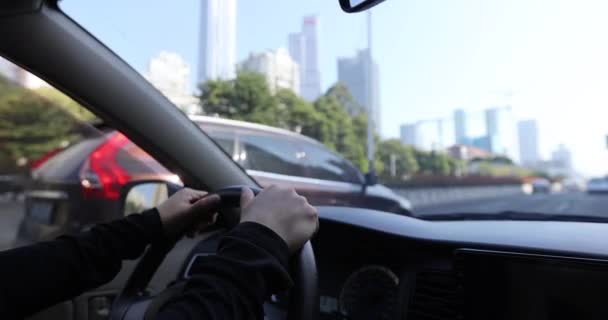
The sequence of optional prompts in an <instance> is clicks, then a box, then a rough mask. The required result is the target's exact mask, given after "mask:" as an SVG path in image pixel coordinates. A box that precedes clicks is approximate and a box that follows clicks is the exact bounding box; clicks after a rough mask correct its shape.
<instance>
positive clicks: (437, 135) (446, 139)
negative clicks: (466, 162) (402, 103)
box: [400, 119, 454, 151]
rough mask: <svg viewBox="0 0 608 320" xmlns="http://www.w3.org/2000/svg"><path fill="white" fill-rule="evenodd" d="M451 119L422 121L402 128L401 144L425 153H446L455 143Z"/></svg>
mask: <svg viewBox="0 0 608 320" xmlns="http://www.w3.org/2000/svg"><path fill="white" fill-rule="evenodd" d="M450 125H451V121H450V120H449V119H432V120H422V121H418V122H416V123H409V124H404V125H402V126H401V128H400V131H401V143H403V144H405V145H411V146H414V147H416V148H418V149H420V150H425V151H445V150H446V148H447V146H448V145H452V144H453V143H454V141H453V139H451V138H450V135H451V133H450V132H451V130H450V129H451V128H450Z"/></svg>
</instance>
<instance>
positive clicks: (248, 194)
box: [241, 187, 255, 208]
mask: <svg viewBox="0 0 608 320" xmlns="http://www.w3.org/2000/svg"><path fill="white" fill-rule="evenodd" d="M253 198H255V195H254V194H253V191H251V189H249V188H247V187H244V188H243V189H241V208H245V207H246V206H247V205H249V203H250V202H251V201H253Z"/></svg>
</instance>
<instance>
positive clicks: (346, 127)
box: [200, 72, 464, 179]
mask: <svg viewBox="0 0 608 320" xmlns="http://www.w3.org/2000/svg"><path fill="white" fill-rule="evenodd" d="M200 88H201V92H202V94H201V96H200V99H201V105H202V106H203V109H204V110H205V112H206V113H207V114H215V115H219V116H221V117H225V118H229V119H236V120H243V121H250V122H256V123H261V124H266V125H270V126H274V127H280V128H284V129H288V130H292V131H296V132H300V133H302V134H303V135H306V136H309V137H311V138H313V139H316V140H318V141H320V142H322V143H323V144H325V146H327V147H328V148H329V149H331V150H334V151H336V152H338V153H339V154H341V155H342V156H343V157H344V158H345V159H348V160H350V161H351V162H352V163H353V164H354V165H355V166H357V167H358V168H359V169H361V171H364V172H365V171H367V170H368V160H367V114H366V112H365V109H364V108H363V106H361V105H359V104H358V103H357V102H356V100H355V99H354V98H353V97H352V95H351V94H350V92H349V91H348V88H346V86H344V85H343V84H340V83H338V84H336V85H334V86H332V87H331V88H329V89H328V90H327V92H326V93H325V94H324V95H322V96H321V97H319V98H318V99H317V100H315V101H314V102H313V103H309V102H307V101H305V100H303V99H302V98H300V97H298V96H297V95H295V94H294V93H293V92H291V91H290V90H285V89H280V90H277V92H276V93H275V94H272V92H271V91H270V89H269V88H268V85H267V84H266V80H265V78H264V76H262V75H261V74H256V73H251V72H240V73H239V74H238V75H237V77H236V79H234V80H231V81H221V80H215V81H209V82H207V83H205V84H203V85H201V86H200ZM374 136H375V140H376V145H377V148H376V155H375V163H374V168H375V170H376V172H378V173H379V175H380V176H381V178H382V177H384V178H387V179H388V178H389V177H390V158H391V154H394V155H395V157H396V166H397V167H396V171H397V175H398V176H399V177H400V178H404V177H407V176H409V175H415V174H429V175H455V174H457V173H458V172H462V171H463V168H464V163H463V162H461V161H458V160H455V159H452V158H450V157H448V156H447V155H445V154H443V153H434V152H431V153H429V152H422V151H418V150H415V149H414V148H413V147H411V146H404V145H401V143H400V142H399V140H397V139H389V140H386V141H381V140H380V138H379V137H378V136H377V135H374ZM390 178H392V177H390Z"/></svg>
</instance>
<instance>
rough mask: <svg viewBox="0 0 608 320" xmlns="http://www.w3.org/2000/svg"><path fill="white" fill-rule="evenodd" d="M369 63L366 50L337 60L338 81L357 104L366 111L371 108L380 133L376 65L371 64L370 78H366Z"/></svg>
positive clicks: (378, 89) (377, 130)
mask: <svg viewBox="0 0 608 320" xmlns="http://www.w3.org/2000/svg"><path fill="white" fill-rule="evenodd" d="M369 62H370V56H369V51H368V50H360V51H359V52H357V55H355V56H354V57H350V58H338V81H340V82H341V83H343V84H344V85H346V87H347V88H348V90H349V91H350V93H351V94H352V95H353V97H354V98H355V100H357V103H359V104H360V105H362V106H365V108H366V109H368V110H369V108H370V106H371V107H372V108H373V109H372V112H371V114H372V119H373V120H374V124H375V128H376V132H380V131H381V130H380V128H381V123H380V109H381V106H380V88H379V74H378V73H379V71H378V64H376V63H375V62H374V63H373V66H372V68H371V69H372V70H371V76H368V68H369V65H370V63H369ZM370 88H371V91H370ZM370 95H371V96H370ZM368 113H369V112H368Z"/></svg>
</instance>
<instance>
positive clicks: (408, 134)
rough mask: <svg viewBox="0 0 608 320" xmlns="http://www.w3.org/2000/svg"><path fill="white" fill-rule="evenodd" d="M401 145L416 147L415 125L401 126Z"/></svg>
mask: <svg viewBox="0 0 608 320" xmlns="http://www.w3.org/2000/svg"><path fill="white" fill-rule="evenodd" d="M400 131H401V143H402V144H405V145H411V146H415V145H416V124H415V123H408V124H402V125H401V128H400Z"/></svg>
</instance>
